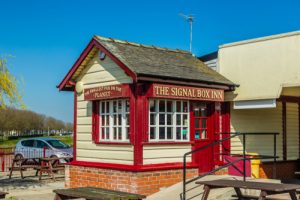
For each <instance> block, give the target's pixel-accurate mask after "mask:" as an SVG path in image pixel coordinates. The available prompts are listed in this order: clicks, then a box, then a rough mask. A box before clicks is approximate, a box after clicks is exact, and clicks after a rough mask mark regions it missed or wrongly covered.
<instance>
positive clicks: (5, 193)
mask: <svg viewBox="0 0 300 200" xmlns="http://www.w3.org/2000/svg"><path fill="white" fill-rule="evenodd" d="M7 194H8V193H7V192H0V199H5V196H6V195H7Z"/></svg>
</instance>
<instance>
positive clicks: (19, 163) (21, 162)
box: [9, 158, 39, 179]
mask: <svg viewBox="0 0 300 200" xmlns="http://www.w3.org/2000/svg"><path fill="white" fill-rule="evenodd" d="M31 159H32V160H33V164H28V161H29V160H31ZM38 166H39V163H38V162H37V161H36V159H34V158H14V159H13V162H12V165H11V167H10V168H9V179H11V176H12V173H13V171H19V172H20V174H21V177H22V179H24V175H23V171H26V170H27V169H35V170H36V167H38ZM36 175H37V173H36Z"/></svg>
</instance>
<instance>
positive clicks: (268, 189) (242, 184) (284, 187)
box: [196, 180, 300, 200]
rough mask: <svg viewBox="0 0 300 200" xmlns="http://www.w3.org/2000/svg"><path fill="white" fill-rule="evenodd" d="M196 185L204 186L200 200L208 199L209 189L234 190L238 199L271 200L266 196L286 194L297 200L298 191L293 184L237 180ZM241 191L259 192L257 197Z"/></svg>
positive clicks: (203, 182) (204, 182) (200, 182)
mask: <svg viewBox="0 0 300 200" xmlns="http://www.w3.org/2000/svg"><path fill="white" fill-rule="evenodd" d="M196 184H201V185H204V193H203V195H202V200H206V199H208V195H209V192H210V190H211V189H217V188H226V187H232V188H234V190H235V192H236V195H237V197H238V199H259V200H265V199H272V200H275V199H276V197H275V198H273V197H267V196H268V195H274V194H284V193H288V194H289V195H290V198H291V200H297V195H296V193H297V192H296V190H299V189H300V185H294V184H279V183H265V182H246V181H238V180H214V181H197V182H196ZM241 189H252V190H260V195H259V196H250V195H244V194H242V192H241Z"/></svg>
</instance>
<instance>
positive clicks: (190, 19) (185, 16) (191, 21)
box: [179, 13, 195, 53]
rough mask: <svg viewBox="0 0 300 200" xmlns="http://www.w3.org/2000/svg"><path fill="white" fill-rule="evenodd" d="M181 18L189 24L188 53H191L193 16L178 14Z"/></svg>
mask: <svg viewBox="0 0 300 200" xmlns="http://www.w3.org/2000/svg"><path fill="white" fill-rule="evenodd" d="M179 15H180V16H182V17H183V18H184V19H185V20H186V21H187V22H189V24H190V52H191V53H192V44H193V22H194V19H195V17H194V16H193V15H184V14H182V13H180V14H179Z"/></svg>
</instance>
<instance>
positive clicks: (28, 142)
mask: <svg viewBox="0 0 300 200" xmlns="http://www.w3.org/2000/svg"><path fill="white" fill-rule="evenodd" d="M33 142H34V140H24V141H22V142H21V143H22V145H23V146H24V147H33Z"/></svg>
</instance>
